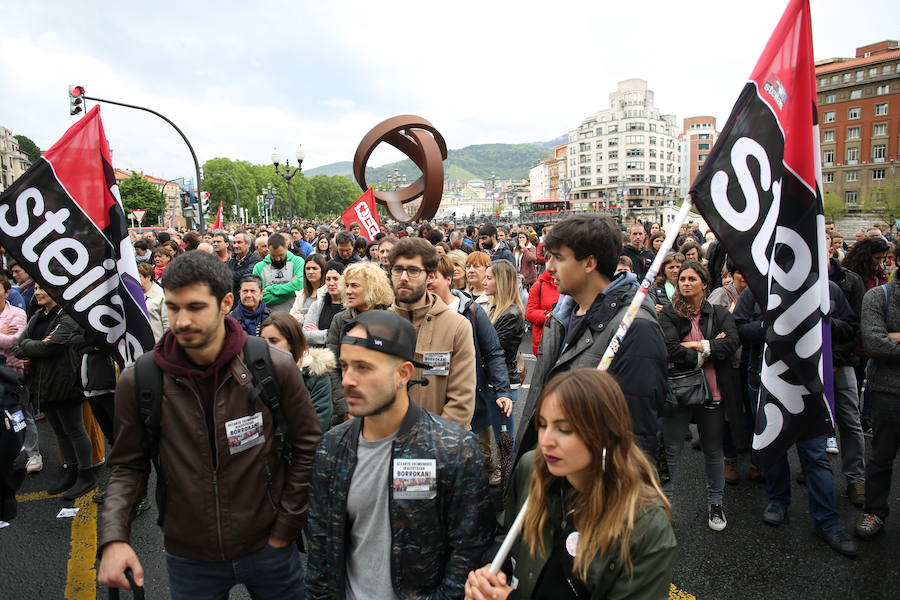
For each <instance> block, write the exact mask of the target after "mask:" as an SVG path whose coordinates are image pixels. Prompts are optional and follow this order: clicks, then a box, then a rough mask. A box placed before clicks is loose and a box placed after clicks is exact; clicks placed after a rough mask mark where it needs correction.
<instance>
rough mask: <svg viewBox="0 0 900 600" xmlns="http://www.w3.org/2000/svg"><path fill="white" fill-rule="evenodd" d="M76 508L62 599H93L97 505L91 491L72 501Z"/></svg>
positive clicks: (94, 593)
mask: <svg viewBox="0 0 900 600" xmlns="http://www.w3.org/2000/svg"><path fill="white" fill-rule="evenodd" d="M75 506H76V507H77V508H78V509H79V511H78V514H77V515H75V516H74V517H73V518H72V540H71V544H70V547H69V563H68V565H67V567H66V593H65V598H66V600H94V599H95V598H96V597H97V571H96V569H95V568H94V563H95V559H96V556H97V504H96V503H95V502H94V501H93V500H92V499H91V494H90V493H88V494H85V495H84V496H82V497H81V498H79V499H78V500H76V501H75Z"/></svg>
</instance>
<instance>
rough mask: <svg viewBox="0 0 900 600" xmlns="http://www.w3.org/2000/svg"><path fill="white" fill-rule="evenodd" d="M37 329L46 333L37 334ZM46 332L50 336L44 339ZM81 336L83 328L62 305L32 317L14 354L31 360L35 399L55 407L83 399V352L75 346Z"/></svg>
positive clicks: (40, 403)
mask: <svg viewBox="0 0 900 600" xmlns="http://www.w3.org/2000/svg"><path fill="white" fill-rule="evenodd" d="M48 321H49V322H48ZM44 326H46V327H44ZM37 330H42V331H45V332H46V333H44V334H43V335H38V331H37ZM47 335H49V336H50V339H49V340H47V341H44V338H45V337H46V336H47ZM81 339H83V338H82V336H81V329H80V328H79V327H78V325H77V324H76V323H75V321H74V320H72V317H70V316H69V315H68V314H66V312H65V311H64V310H63V309H62V307H61V306H57V307H56V308H55V309H53V310H52V311H51V312H50V314H45V313H44V310H43V309H40V310H38V312H37V313H36V314H35V315H34V316H33V317H31V319H30V320H29V321H28V325H26V326H25V331H24V332H23V333H22V337H20V338H19V341H18V342H16V344H15V345H14V346H13V354H14V355H15V356H16V357H17V358H21V359H23V360H25V359H27V360H30V361H31V365H30V367H29V369H30V372H31V377H30V379H29V391H30V392H31V399H32V401H33V402H35V403H37V404H39V405H40V406H45V407H50V408H54V407H58V406H65V405H70V404H77V403H80V402H82V401H83V400H84V392H83V391H82V387H81V372H80V371H81V354H80V353H79V352H78V351H77V349H76V344H77V343H78V341H79V340H81Z"/></svg>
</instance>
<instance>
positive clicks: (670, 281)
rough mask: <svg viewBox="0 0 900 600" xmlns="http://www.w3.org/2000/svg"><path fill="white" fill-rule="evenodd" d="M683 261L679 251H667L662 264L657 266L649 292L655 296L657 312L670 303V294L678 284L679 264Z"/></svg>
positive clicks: (682, 255)
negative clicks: (657, 271) (657, 270)
mask: <svg viewBox="0 0 900 600" xmlns="http://www.w3.org/2000/svg"><path fill="white" fill-rule="evenodd" d="M684 261H685V258H684V254H681V253H680V252H669V253H668V254H666V257H665V258H663V261H662V265H660V267H659V273H657V274H656V279H654V280H653V287H652V288H650V293H651V294H652V295H653V296H652V297H653V298H655V299H656V300H655V304H656V312H657V314H658V313H660V312H662V309H663V308H665V307H666V306H668V305H669V304H671V303H672V296H674V295H675V291H676V289H677V286H678V271H680V270H681V264H682V263H683V262H684Z"/></svg>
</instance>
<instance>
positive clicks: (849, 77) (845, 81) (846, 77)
mask: <svg viewBox="0 0 900 600" xmlns="http://www.w3.org/2000/svg"><path fill="white" fill-rule="evenodd" d="M851 79H853V75H852V74H850V73H844V83H848V82H849V81H850V80H851Z"/></svg>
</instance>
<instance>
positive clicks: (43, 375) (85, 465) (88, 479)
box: [12, 284, 97, 500]
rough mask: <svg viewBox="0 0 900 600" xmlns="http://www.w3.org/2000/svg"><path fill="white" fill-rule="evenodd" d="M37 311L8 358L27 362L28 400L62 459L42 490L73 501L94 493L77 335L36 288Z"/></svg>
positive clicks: (70, 322) (59, 309)
mask: <svg viewBox="0 0 900 600" xmlns="http://www.w3.org/2000/svg"><path fill="white" fill-rule="evenodd" d="M34 298H35V300H36V301H37V303H38V305H39V307H40V308H39V309H38V311H37V312H36V313H35V315H34V316H33V317H31V319H29V321H28V325H26V327H25V331H24V332H22V335H21V337H20V338H19V340H18V341H17V342H16V344H15V345H14V346H13V350H12V352H13V355H14V356H15V357H16V358H18V359H20V360H27V361H28V369H29V372H30V377H29V379H28V385H29V390H28V391H29V394H30V395H31V398H32V402H33V403H34V404H35V405H37V406H39V407H40V409H41V410H42V411H43V412H44V414H45V415H47V420H48V421H50V425H51V426H52V427H53V433H54V434H55V435H56V441H57V443H58V444H59V449H60V452H62V455H63V458H64V459H65V466H64V468H63V470H62V477H61V478H60V479H59V480H58V481H57V482H56V483H55V484H54V485H53V487H51V488H50V489H49V490H47V493H49V494H59V493H63V492H64V494H63V498H64V499H65V500H75V499H76V498H80V497H81V496H83V495H84V494H86V493H88V492H89V491H91V490H92V489H94V488H95V487H97V479H96V477H95V476H94V471H93V468H92V467H93V460H92V459H91V452H92V446H91V440H90V439H89V438H88V435H87V431H85V428H84V415H83V413H82V404H83V403H84V392H83V391H82V389H81V377H80V375H79V366H80V363H81V361H80V358H79V357H78V355H77V352H76V349H75V340H76V338H78V337H80V336H81V329H80V328H79V327H78V325H76V324H75V321H73V320H72V317H70V316H69V315H68V314H67V313H66V312H65V311H64V310H63V307H62V306H61V305H59V304H57V303H56V299H55V298H53V297H52V296H50V294H48V293H47V292H46V291H45V290H43V289H41V287H40V286H38V285H37V284H35V286H34Z"/></svg>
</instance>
